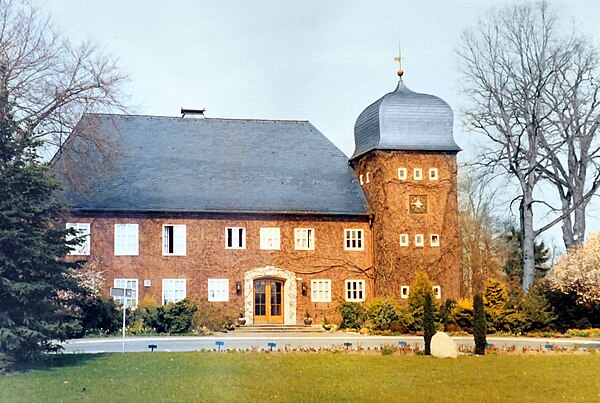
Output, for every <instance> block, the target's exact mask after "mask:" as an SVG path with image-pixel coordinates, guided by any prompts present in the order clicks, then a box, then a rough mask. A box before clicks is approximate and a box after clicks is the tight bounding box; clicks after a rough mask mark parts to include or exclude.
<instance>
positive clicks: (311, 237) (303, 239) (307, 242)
mask: <svg viewBox="0 0 600 403" xmlns="http://www.w3.org/2000/svg"><path fill="white" fill-rule="evenodd" d="M294 235H295V236H294V239H295V245H296V249H298V250H314V249H315V230H314V229H312V228H296V229H295V230H294Z"/></svg>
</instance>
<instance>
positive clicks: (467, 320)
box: [449, 298, 473, 331]
mask: <svg viewBox="0 0 600 403" xmlns="http://www.w3.org/2000/svg"><path fill="white" fill-rule="evenodd" d="M449 321H450V323H451V324H455V325H457V326H459V327H460V328H461V329H463V330H467V331H471V329H472V328H473V302H472V301H471V300H469V299H464V298H463V299H459V300H458V301H457V302H456V304H455V305H454V306H453V307H452V311H451V313H450V318H449Z"/></svg>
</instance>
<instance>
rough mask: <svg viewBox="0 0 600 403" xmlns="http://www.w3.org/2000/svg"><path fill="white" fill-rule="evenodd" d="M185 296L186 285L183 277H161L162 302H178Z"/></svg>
mask: <svg viewBox="0 0 600 403" xmlns="http://www.w3.org/2000/svg"><path fill="white" fill-rule="evenodd" d="M185 297H186V286H185V279H184V278H163V281H162V302H163V305H165V304H168V303H169V302H179V301H181V300H183V299H185Z"/></svg>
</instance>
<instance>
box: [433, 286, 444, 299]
mask: <svg viewBox="0 0 600 403" xmlns="http://www.w3.org/2000/svg"><path fill="white" fill-rule="evenodd" d="M431 290H432V291H433V296H434V297H435V299H441V298H442V287H440V286H439V285H434V286H433V287H432V288H431Z"/></svg>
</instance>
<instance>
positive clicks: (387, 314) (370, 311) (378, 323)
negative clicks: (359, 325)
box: [367, 297, 401, 330]
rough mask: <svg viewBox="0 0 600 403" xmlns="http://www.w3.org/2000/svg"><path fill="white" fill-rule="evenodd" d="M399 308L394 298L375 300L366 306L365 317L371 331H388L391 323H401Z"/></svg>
mask: <svg viewBox="0 0 600 403" xmlns="http://www.w3.org/2000/svg"><path fill="white" fill-rule="evenodd" d="M399 312H400V306H399V305H398V302H397V301H396V300H395V299H394V298H389V297H384V298H375V299H374V300H373V301H371V303H369V304H368V305H367V315H368V318H369V321H370V322H371V327H372V329H373V330H390V327H391V325H392V323H394V322H396V323H401V318H400V314H399Z"/></svg>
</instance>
